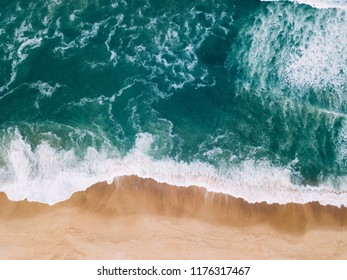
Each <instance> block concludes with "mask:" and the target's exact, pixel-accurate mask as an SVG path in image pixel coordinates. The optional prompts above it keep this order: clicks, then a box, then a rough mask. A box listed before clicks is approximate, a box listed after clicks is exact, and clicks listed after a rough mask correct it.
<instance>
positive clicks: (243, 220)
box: [0, 176, 347, 259]
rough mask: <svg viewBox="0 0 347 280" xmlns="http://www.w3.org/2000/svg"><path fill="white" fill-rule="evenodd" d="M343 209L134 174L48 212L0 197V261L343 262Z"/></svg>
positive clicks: (346, 235) (346, 254)
mask: <svg viewBox="0 0 347 280" xmlns="http://www.w3.org/2000/svg"><path fill="white" fill-rule="evenodd" d="M346 223H347V210H346V208H344V207H342V208H337V207H332V206H321V205H319V204H318V203H314V202H313V203H308V204H305V205H299V204H287V205H278V204H272V205H268V204H266V203H256V204H249V203H247V202H246V201H244V200H242V199H237V198H233V197H231V196H228V195H224V194H218V193H211V192H207V191H206V189H204V188H199V187H189V188H184V187H175V186H170V185H167V184H161V183H157V182H155V181H154V180H151V179H142V178H138V177H135V176H130V177H121V178H118V179H117V180H116V181H115V182H114V183H112V184H110V185H108V184H106V183H98V184H96V185H93V186H92V187H90V188H89V189H87V190H86V191H83V192H78V193H75V194H73V196H72V197H71V198H70V199H68V200H66V201H64V202H60V203H57V204H55V205H53V206H49V205H46V204H41V203H37V202H28V201H20V202H13V201H10V200H8V199H7V196H6V195H5V194H4V193H1V194H0V224H1V227H0V258H1V259H347V230H346V227H345V225H346Z"/></svg>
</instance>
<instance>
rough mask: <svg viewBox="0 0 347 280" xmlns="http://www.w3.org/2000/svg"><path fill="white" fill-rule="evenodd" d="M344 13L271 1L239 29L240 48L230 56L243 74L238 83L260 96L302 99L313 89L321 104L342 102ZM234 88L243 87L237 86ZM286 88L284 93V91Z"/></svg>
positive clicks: (346, 38) (346, 61) (346, 72)
mask: <svg viewBox="0 0 347 280" xmlns="http://www.w3.org/2000/svg"><path fill="white" fill-rule="evenodd" d="M346 30H347V12H346V11H344V10H334V9H329V10H315V11H314V12H312V11H308V10H307V9H303V8H302V7H299V6H293V5H285V6H283V5H270V6H268V7H266V9H264V10H263V12H262V13H260V14H259V15H258V16H257V17H256V19H255V21H254V23H253V25H248V26H245V28H244V30H242V31H241V33H240V34H241V35H240V40H241V41H242V44H243V45H242V47H240V48H238V50H237V51H236V52H237V53H236V54H234V53H233V54H231V60H232V59H234V56H236V58H237V59H236V61H237V63H239V65H241V66H240V67H242V70H243V73H245V75H246V77H245V79H243V80H242V82H241V83H240V84H239V86H240V87H242V88H243V89H246V90H247V89H248V90H249V89H250V88H252V91H253V92H255V93H256V94H258V95H259V97H260V98H262V99H264V94H266V92H267V93H269V94H271V98H279V99H281V100H282V102H284V101H283V99H286V100H287V101H288V102H291V103H292V102H295V101H298V100H299V101H302V100H303V101H305V102H306V101H307V100H308V98H309V96H310V94H312V90H313V91H314V93H315V98H316V100H317V101H318V102H319V104H322V105H323V106H328V108H329V109H331V110H335V111H339V110H341V109H343V108H344V107H345V106H346V104H347V96H346V94H345V92H346V89H347V32H346ZM238 92H242V90H241V89H239V91H238ZM288 93H289V96H288Z"/></svg>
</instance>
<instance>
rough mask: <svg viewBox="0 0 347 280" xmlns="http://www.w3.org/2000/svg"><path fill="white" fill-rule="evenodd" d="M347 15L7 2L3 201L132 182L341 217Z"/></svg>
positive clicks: (316, 4) (331, 3) (228, 3)
mask: <svg viewBox="0 0 347 280" xmlns="http://www.w3.org/2000/svg"><path fill="white" fill-rule="evenodd" d="M299 2H300V3H299ZM346 9H347V1H345V0H339V1H337V0H315V1H314V0H301V1H298V2H296V1H259V0H248V1H241V0H197V1H178V0H147V1H145V0H128V1H125V0H74V1H72V0H35V1H34V0H22V1H13V0H1V2H0V143H1V146H0V191H4V192H6V193H7V195H8V196H9V197H10V198H11V199H15V200H19V199H24V198H28V199H29V200H35V201H42V202H47V203H50V204H53V203H55V202H58V201H61V200H64V199H67V198H68V197H70V195H71V194H72V193H73V192H76V191H79V190H83V189H86V188H87V187H89V186H90V185H91V184H93V183H96V182H98V181H104V180H108V181H112V180H113V179H114V178H117V177H118V176H122V175H132V174H133V175H138V176H141V177H145V178H153V179H155V180H157V181H159V182H167V183H169V184H174V185H177V186H182V187H184V186H189V185H198V186H203V187H206V188H207V189H208V190H211V191H217V192H223V193H228V194H231V195H233V196H236V197H242V198H244V199H246V200H248V201H250V202H256V201H267V202H269V203H274V202H278V203H287V202H299V203H305V202H308V201H312V200H314V201H319V202H321V203H322V204H331V205H338V206H340V205H345V206H347V122H346V116H347V115H346V114H347V11H346Z"/></svg>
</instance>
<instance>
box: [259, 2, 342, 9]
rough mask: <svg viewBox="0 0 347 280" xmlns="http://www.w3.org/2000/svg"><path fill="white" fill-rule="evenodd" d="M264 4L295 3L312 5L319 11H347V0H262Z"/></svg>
mask: <svg viewBox="0 0 347 280" xmlns="http://www.w3.org/2000/svg"><path fill="white" fill-rule="evenodd" d="M261 1H262V2H283V1H287V2H294V3H298V4H305V5H310V6H312V7H314V8H318V9H329V8H338V9H344V10H347V1H346V0H261Z"/></svg>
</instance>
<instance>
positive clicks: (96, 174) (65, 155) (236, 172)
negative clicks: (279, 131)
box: [0, 130, 347, 206]
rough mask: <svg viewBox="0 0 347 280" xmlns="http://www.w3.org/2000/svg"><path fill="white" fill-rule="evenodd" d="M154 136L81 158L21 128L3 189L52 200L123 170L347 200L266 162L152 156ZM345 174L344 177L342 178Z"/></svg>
mask: <svg viewBox="0 0 347 280" xmlns="http://www.w3.org/2000/svg"><path fill="white" fill-rule="evenodd" d="M153 141H154V137H153V136H152V135H150V134H145V133H141V134H139V135H138V137H137V141H136V144H135V146H134V148H133V149H132V150H131V151H130V152H129V153H128V154H127V155H126V156H124V157H121V156H119V155H118V156H117V153H112V154H113V156H110V152H109V151H107V150H101V151H97V150H96V149H94V148H92V147H90V148H88V150H87V152H86V154H85V156H84V157H83V158H78V157H77V156H76V153H75V151H73V150H55V149H54V148H53V147H51V146H50V145H49V144H48V143H47V142H45V141H43V142H41V144H39V145H38V146H37V147H36V148H35V149H33V148H32V147H31V146H30V145H29V144H28V143H27V142H26V141H25V139H23V137H22V136H21V134H20V133H19V131H18V130H16V132H15V133H14V135H13V136H12V138H11V140H10V141H9V144H8V149H7V150H5V151H1V154H2V157H3V158H2V159H1V162H5V166H2V167H1V168H0V176H1V177H0V182H1V184H0V186H1V187H0V190H1V191H5V192H6V193H7V195H8V196H9V198H10V199H13V200H21V199H24V198H28V199H29V200H30V201H41V202H45V203H49V204H54V203H56V202H58V201H62V200H65V199H67V198H69V197H70V196H71V194H72V193H74V192H76V191H80V190H84V189H86V188H87V187H88V186H90V185H91V184H93V183H96V182H98V181H104V180H108V181H109V182H110V181H112V180H113V179H114V178H115V177H118V176H122V175H137V176H140V177H143V178H153V179H155V180H157V181H158V182H166V183H169V184H173V185H177V186H189V185H197V186H203V187H206V188H207V189H208V190H210V191H215V192H222V193H226V194H231V195H233V196H236V197H242V198H244V199H246V200H247V201H249V202H261V201H267V202H269V203H288V202H298V203H305V202H309V201H319V202H320V203H322V204H331V205H337V206H340V205H347V190H345V189H339V190H336V189H334V188H333V187H332V185H331V182H328V181H327V182H325V183H323V184H322V185H320V186H319V187H305V186H299V185H296V184H295V183H293V182H292V181H291V171H290V169H289V168H284V167H275V166H272V165H271V164H270V163H268V162H258V163H256V162H254V161H250V160H249V161H245V162H243V164H241V165H237V166H234V167H229V168H227V169H223V170H216V169H215V168H214V167H213V166H211V165H209V164H207V163H203V162H199V161H194V162H191V163H186V162H177V161H174V160H172V159H169V158H167V159H161V160H154V159H153V158H151V157H150V156H149V152H150V149H151V145H152V143H153ZM340 180H344V181H345V180H346V178H340Z"/></svg>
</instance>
